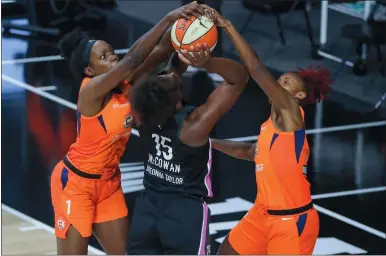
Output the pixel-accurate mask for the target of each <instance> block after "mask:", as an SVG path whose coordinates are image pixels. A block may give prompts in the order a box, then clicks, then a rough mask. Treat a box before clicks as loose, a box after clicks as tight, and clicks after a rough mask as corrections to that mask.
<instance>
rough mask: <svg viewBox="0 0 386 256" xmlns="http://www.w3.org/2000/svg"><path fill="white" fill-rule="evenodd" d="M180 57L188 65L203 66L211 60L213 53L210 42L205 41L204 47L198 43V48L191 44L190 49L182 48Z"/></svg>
mask: <svg viewBox="0 0 386 256" xmlns="http://www.w3.org/2000/svg"><path fill="white" fill-rule="evenodd" d="M178 57H179V58H180V60H181V61H182V62H184V63H185V64H187V65H191V66H193V67H203V66H204V65H205V64H206V63H207V62H208V61H209V60H210V58H211V54H210V49H209V47H208V44H206V43H205V44H204V47H201V45H200V44H197V45H196V49H194V47H193V46H191V47H190V51H187V50H181V51H180V52H179V53H178Z"/></svg>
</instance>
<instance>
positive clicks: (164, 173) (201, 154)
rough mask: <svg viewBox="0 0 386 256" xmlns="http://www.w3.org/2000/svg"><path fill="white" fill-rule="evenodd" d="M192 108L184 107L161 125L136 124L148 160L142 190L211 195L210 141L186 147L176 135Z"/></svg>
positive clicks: (202, 195)
mask: <svg viewBox="0 0 386 256" xmlns="http://www.w3.org/2000/svg"><path fill="white" fill-rule="evenodd" d="M193 110H194V107H190V106H189V107H184V108H183V109H182V110H181V111H179V112H178V113H176V115H175V116H174V117H173V118H171V119H169V120H168V121H167V122H166V123H165V124H164V125H163V126H158V127H154V128H148V127H142V126H140V127H139V129H138V131H139V134H140V140H141V144H142V146H144V147H145V149H146V152H147V154H148V159H147V161H146V163H145V175H144V180H143V183H144V187H145V188H146V189H150V190H155V191H160V192H172V193H181V194H187V195H192V196H198V197H212V196H213V193H212V184H211V173H210V171H211V164H212V163H211V162H212V152H211V145H210V140H209V138H208V142H207V143H206V144H205V145H203V146H200V147H190V146H188V145H186V144H184V143H183V142H182V141H181V140H180V138H179V134H180V129H181V128H182V125H183V123H184V120H185V118H186V117H187V116H188V115H189V114H190V113H191V112H192V111H193Z"/></svg>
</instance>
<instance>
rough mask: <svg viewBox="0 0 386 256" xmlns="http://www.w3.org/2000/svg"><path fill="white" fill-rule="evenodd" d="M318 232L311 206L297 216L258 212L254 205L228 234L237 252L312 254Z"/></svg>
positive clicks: (316, 213) (316, 216) (314, 211)
mask: <svg viewBox="0 0 386 256" xmlns="http://www.w3.org/2000/svg"><path fill="white" fill-rule="evenodd" d="M318 235H319V215H318V212H317V211H316V210H315V209H314V208H312V209H310V210H308V211H307V212H304V213H301V214H298V215H287V216H278V215H268V214H262V213H261V211H260V209H259V207H258V206H256V205H254V206H253V207H252V208H251V209H250V210H249V212H248V213H247V214H246V215H245V216H244V218H243V219H242V220H241V221H240V222H239V223H238V224H237V226H236V227H234V228H233V229H232V230H231V232H230V233H229V237H228V240H229V243H230V244H231V245H232V247H233V249H234V250H235V251H236V252H237V253H239V254H308V255H310V254H312V252H313V250H314V246H315V243H316V239H317V238H318Z"/></svg>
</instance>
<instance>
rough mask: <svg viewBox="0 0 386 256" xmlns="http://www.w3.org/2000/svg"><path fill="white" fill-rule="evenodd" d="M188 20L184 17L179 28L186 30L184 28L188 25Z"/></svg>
mask: <svg viewBox="0 0 386 256" xmlns="http://www.w3.org/2000/svg"><path fill="white" fill-rule="evenodd" d="M186 21H187V20H185V19H183V20H182V21H181V24H180V25H179V26H178V29H182V30H184V29H185V26H186Z"/></svg>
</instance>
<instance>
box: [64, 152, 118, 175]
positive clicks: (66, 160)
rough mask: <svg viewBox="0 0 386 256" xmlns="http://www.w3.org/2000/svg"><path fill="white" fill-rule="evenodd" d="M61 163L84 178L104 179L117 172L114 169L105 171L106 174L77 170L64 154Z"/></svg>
mask: <svg viewBox="0 0 386 256" xmlns="http://www.w3.org/2000/svg"><path fill="white" fill-rule="evenodd" d="M63 163H64V164H65V165H66V166H67V167H68V169H70V171H72V172H73V173H75V174H76V175H78V176H80V177H82V178H85V179H93V180H104V179H109V178H111V177H112V176H114V175H115V174H116V173H117V172H116V171H114V172H113V173H106V175H104V174H93V173H87V172H83V171H81V170H79V169H78V168H76V167H75V166H74V165H73V164H72V163H71V162H70V160H68V158H67V156H65V157H64V158H63Z"/></svg>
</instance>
